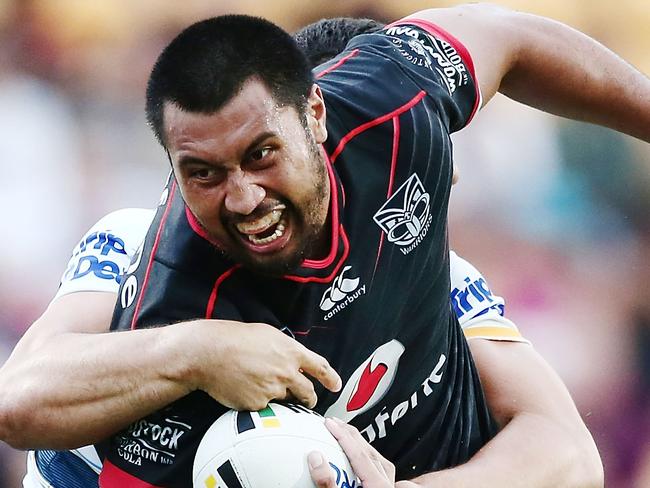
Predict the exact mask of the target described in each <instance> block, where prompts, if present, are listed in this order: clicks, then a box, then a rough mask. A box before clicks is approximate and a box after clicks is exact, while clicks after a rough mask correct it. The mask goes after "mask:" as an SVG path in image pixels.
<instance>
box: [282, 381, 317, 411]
mask: <svg viewBox="0 0 650 488" xmlns="http://www.w3.org/2000/svg"><path fill="white" fill-rule="evenodd" d="M284 399H285V400H295V401H296V402H298V403H301V404H302V405H304V406H306V407H307V408H314V407H315V406H316V401H317V400H318V398H317V397H316V392H315V391H314V384H313V383H312V382H311V381H310V380H309V378H307V377H305V376H304V375H302V374H300V373H296V374H295V375H294V377H293V378H292V380H291V382H290V383H289V384H288V385H287V398H284Z"/></svg>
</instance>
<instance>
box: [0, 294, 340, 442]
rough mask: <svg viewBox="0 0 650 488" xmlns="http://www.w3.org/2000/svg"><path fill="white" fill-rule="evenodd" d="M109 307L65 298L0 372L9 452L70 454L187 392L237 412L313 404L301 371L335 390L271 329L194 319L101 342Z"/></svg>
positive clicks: (336, 383) (334, 382)
mask: <svg viewBox="0 0 650 488" xmlns="http://www.w3.org/2000/svg"><path fill="white" fill-rule="evenodd" d="M114 303H115V295H114V294H113V293H98V292H79V293H72V294H69V295H65V296H62V297H60V298H58V299H56V300H55V301H54V302H52V304H51V305H50V307H49V308H48V309H47V310H46V312H45V313H44V314H43V315H42V316H41V318H39V319H38V320H37V321H36V322H35V323H34V324H33V325H32V327H31V328H30V329H29V331H28V332H27V333H26V334H25V336H24V337H23V339H21V341H20V342H19V344H18V345H17V346H16V348H15V350H14V352H13V353H12V355H11V356H10V358H9V359H8V360H7V362H6V363H5V365H4V366H3V367H2V369H0V391H2V396H1V397H0V439H2V440H4V441H6V442H7V443H9V444H11V445H12V446H14V447H18V448H54V449H66V448H73V447H78V446H80V445H84V444H88V443H91V442H96V441H98V440H100V439H103V438H105V437H106V436H108V435H110V434H112V433H114V432H115V431H117V430H119V429H121V428H124V427H126V426H127V425H128V424H129V423H131V422H133V421H134V420H136V419H138V418H141V417H143V416H146V415H147V414H149V413H151V412H153V411H155V410H157V409H159V408H161V407H163V406H165V405H167V404H169V403H171V402H172V401H174V400H176V399H178V398H180V397H182V396H184V395H185V394H187V393H189V392H190V391H192V390H195V389H202V390H205V391H206V392H207V393H209V394H210V395H211V396H213V397H214V398H215V399H217V400H219V401H220V402H221V403H223V404H225V405H228V406H232V407H239V408H251V409H259V408H263V407H264V406H266V403H267V402H268V401H269V400H270V399H272V398H285V397H286V396H287V394H289V393H290V394H292V395H293V396H294V397H296V398H297V399H298V400H299V401H301V402H303V403H306V404H308V405H313V404H314V403H315V401H316V397H315V394H314V389H313V385H312V384H311V382H310V381H309V379H307V378H306V377H305V376H303V375H302V374H301V373H300V370H301V369H302V370H304V371H305V372H306V373H308V374H310V375H311V376H313V377H315V378H316V379H318V380H319V381H321V382H323V384H325V385H326V386H328V387H329V388H332V389H335V388H338V387H340V379H339V378H338V375H337V374H336V373H335V372H334V371H333V370H332V369H331V367H330V366H329V365H328V364H327V362H326V361H325V360H324V359H323V358H321V357H320V356H318V355H316V354H314V353H312V352H311V351H308V350H307V349H305V348H304V347H303V346H301V345H300V344H299V343H297V342H296V341H294V340H292V339H290V338H289V337H287V336H285V335H284V334H282V333H281V332H280V331H278V330H277V329H275V328H273V327H271V326H268V325H265V324H241V323H237V322H230V321H220V320H197V321H193V322H184V323H179V324H174V325H169V326H167V327H162V328H157V329H146V330H136V331H128V332H117V333H108V332H107V331H108V328H109V324H110V319H111V316H112V313H113V306H114ZM253 358H254V359H253ZM262 368H263V369H264V371H261V369H262ZM224 372H227V373H228V374H223V373H224ZM242 383H244V384H247V385H249V388H241V387H240V386H241V384H242Z"/></svg>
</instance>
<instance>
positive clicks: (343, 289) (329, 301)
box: [320, 266, 365, 312]
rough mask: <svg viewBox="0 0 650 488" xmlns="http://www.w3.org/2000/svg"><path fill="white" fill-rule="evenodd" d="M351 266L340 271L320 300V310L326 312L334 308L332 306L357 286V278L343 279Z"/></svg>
mask: <svg viewBox="0 0 650 488" xmlns="http://www.w3.org/2000/svg"><path fill="white" fill-rule="evenodd" d="M351 268H352V266H346V267H345V268H343V271H341V274H340V275H338V276H337V277H336V278H334V282H333V283H332V286H330V287H329V288H328V289H327V290H325V293H323V297H322V298H321V300H320V309H321V310H322V311H323V312H327V311H329V310H331V309H332V308H334V306H335V305H336V304H337V303H338V302H340V301H341V300H343V299H344V298H345V297H347V296H348V294H349V293H352V292H353V291H354V290H356V289H357V287H358V286H359V278H352V279H350V278H344V277H343V275H344V274H345V273H346V272H347V271H349V270H350V269H351ZM364 288H365V287H364Z"/></svg>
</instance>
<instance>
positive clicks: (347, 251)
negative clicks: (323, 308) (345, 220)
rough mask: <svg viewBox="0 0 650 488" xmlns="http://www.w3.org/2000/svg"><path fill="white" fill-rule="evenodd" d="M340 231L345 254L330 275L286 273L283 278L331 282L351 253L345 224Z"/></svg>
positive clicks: (298, 280) (306, 281)
mask: <svg viewBox="0 0 650 488" xmlns="http://www.w3.org/2000/svg"><path fill="white" fill-rule="evenodd" d="M340 232H341V239H342V240H343V254H342V255H341V259H339V262H338V264H337V265H336V266H335V267H334V269H333V270H332V272H331V273H330V274H329V275H327V276H326V277H324V278H318V277H316V276H293V275H286V276H283V278H284V279H285V280H290V281H297V282H298V283H329V282H330V281H332V280H333V279H334V277H335V276H336V274H337V273H338V272H339V270H340V269H341V266H343V263H344V262H345V260H346V259H347V257H348V254H350V242H349V241H348V236H347V235H346V234H345V229H343V225H341V226H340Z"/></svg>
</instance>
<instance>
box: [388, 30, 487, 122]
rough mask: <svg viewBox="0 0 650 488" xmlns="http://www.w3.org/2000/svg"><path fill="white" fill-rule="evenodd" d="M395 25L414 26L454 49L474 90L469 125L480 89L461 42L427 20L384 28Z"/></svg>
mask: <svg viewBox="0 0 650 488" xmlns="http://www.w3.org/2000/svg"><path fill="white" fill-rule="evenodd" d="M397 25H415V26H417V27H419V28H420V29H424V30H425V31H427V32H428V33H429V34H431V35H433V36H434V37H437V38H438V39H442V40H443V41H446V42H448V43H449V44H451V45H452V46H453V47H454V49H456V51H457V52H458V54H459V56H460V57H461V58H462V60H463V63H465V66H466V67H467V70H468V71H469V74H470V75H472V79H473V80H474V87H475V89H476V99H475V100H474V107H473V108H472V113H471V114H470V116H469V118H468V119H467V122H466V123H465V125H467V124H469V123H470V121H471V120H472V119H473V118H474V115H475V114H476V112H477V111H478V109H479V108H480V105H481V89H480V87H479V83H478V79H477V78H476V69H475V68H474V61H473V60H472V56H471V55H470V53H469V51H468V50H467V48H466V47H465V45H464V44H463V43H462V42H460V41H459V40H458V39H457V38H456V37H454V36H452V35H451V34H450V33H449V32H447V31H446V30H444V29H443V28H442V27H439V26H437V25H436V24H434V23H433V22H431V21H429V20H424V19H412V18H407V19H402V20H398V21H396V22H393V23H392V24H390V25H387V26H386V27H385V28H388V27H394V26H397Z"/></svg>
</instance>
